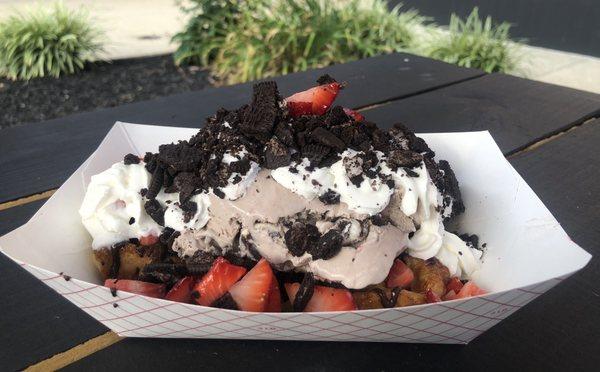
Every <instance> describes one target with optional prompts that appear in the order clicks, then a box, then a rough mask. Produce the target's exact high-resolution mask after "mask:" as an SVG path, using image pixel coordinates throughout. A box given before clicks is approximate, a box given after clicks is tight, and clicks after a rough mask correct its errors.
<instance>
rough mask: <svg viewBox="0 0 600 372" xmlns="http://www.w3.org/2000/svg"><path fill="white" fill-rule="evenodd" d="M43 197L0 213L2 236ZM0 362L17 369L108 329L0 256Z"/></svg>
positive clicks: (41, 202)
mask: <svg viewBox="0 0 600 372" xmlns="http://www.w3.org/2000/svg"><path fill="white" fill-rule="evenodd" d="M44 201H45V200H39V201H35V202H33V203H29V204H25V205H22V206H17V207H13V208H10V209H7V210H3V211H0V235H2V234H5V233H7V232H8V231H10V230H12V229H14V228H16V227H18V226H20V225H22V224H23V223H25V222H26V221H27V220H28V219H29V217H31V216H32V215H33V214H34V213H35V212H36V211H37V210H38V208H39V207H40V206H41V205H42V204H43V203H44ZM0 273H2V280H1V281H0V298H1V299H2V306H0V308H1V309H2V310H1V311H2V316H0V329H1V330H2V332H0V366H2V367H1V369H3V370H17V369H22V368H24V367H27V366H29V365H31V364H34V363H37V362H39V361H41V360H44V359H47V358H49V357H51V356H52V355H54V354H57V353H60V352H62V351H65V350H68V349H70V348H72V347H73V346H76V345H78V344H80V343H83V342H85V341H87V340H89V339H90V338H93V337H96V336H98V335H101V334H103V333H105V332H107V331H108V329H107V328H105V327H104V326H103V325H102V324H100V323H98V322H97V321H96V320H95V319H93V318H91V317H90V316H88V315H87V314H86V313H84V312H83V311H81V310H79V309H78V308H77V307H76V306H75V305H72V304H71V303H70V302H68V301H67V300H65V299H64V298H63V297H62V296H60V295H58V294H57V293H56V292H54V291H53V290H52V289H50V288H49V287H47V286H46V285H44V284H43V283H42V282H40V281H39V280H38V279H36V278H34V277H33V276H32V275H30V274H29V273H28V272H26V271H25V270H23V269H22V268H21V267H19V265H17V264H16V263H14V262H13V261H12V260H10V259H9V258H7V257H6V256H4V255H3V254H0Z"/></svg>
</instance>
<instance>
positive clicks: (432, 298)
mask: <svg viewBox="0 0 600 372" xmlns="http://www.w3.org/2000/svg"><path fill="white" fill-rule="evenodd" d="M425 297H426V299H427V303H428V304H432V303H434V302H440V301H442V299H441V298H440V296H438V295H437V294H436V293H435V292H433V291H432V290H431V289H428V290H427V292H426V293H425Z"/></svg>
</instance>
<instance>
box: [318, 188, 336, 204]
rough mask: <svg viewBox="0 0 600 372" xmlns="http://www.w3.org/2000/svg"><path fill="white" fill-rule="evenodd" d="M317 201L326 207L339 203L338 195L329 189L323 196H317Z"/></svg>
mask: <svg viewBox="0 0 600 372" xmlns="http://www.w3.org/2000/svg"><path fill="white" fill-rule="evenodd" d="M319 200H320V201H321V202H322V203H323V204H327V205H331V204H338V203H339V202H340V194H338V193H337V192H335V191H333V190H331V189H329V190H327V191H325V193H324V194H323V195H321V196H319Z"/></svg>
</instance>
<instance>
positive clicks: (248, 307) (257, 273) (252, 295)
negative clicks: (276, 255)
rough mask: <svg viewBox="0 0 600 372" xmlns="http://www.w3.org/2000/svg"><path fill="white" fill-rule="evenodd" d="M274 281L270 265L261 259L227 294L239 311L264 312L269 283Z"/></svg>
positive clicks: (267, 301)
mask: <svg viewBox="0 0 600 372" xmlns="http://www.w3.org/2000/svg"><path fill="white" fill-rule="evenodd" d="M274 280H275V275H273V270H272V269H271V265H269V262H267V260H265V259H264V258H262V259H261V260H260V261H258V263H257V264H256V265H255V266H254V267H253V268H252V270H250V271H248V274H246V275H245V276H244V277H243V278H242V280H240V281H239V282H237V283H235V284H234V285H233V286H232V287H231V289H230V290H229V294H230V295H231V298H232V299H233V301H235V303H236V305H237V307H238V309H240V310H243V311H255V312H260V311H265V309H266V308H267V304H268V303H269V292H270V289H271V285H272V284H271V283H272V282H273V281H274Z"/></svg>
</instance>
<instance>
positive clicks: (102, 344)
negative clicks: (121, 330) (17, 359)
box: [25, 331, 123, 371]
mask: <svg viewBox="0 0 600 372" xmlns="http://www.w3.org/2000/svg"><path fill="white" fill-rule="evenodd" d="M121 340H123V338H122V337H119V336H118V335H117V334H116V333H114V332H112V331H110V332H106V333H105V334H103V335H100V336H98V337H94V338H92V339H90V340H88V341H86V342H84V343H83V344H80V345H77V346H75V347H73V348H71V349H69V350H67V351H64V352H62V353H60V354H56V355H54V356H52V357H50V358H48V359H46V360H42V361H41V362H39V363H36V364H34V365H32V366H29V367H27V368H26V369H25V371H56V370H58V369H61V368H63V367H65V366H68V365H69V364H71V363H74V362H76V361H78V360H80V359H83V358H85V357H87V356H88V355H91V354H93V353H95V352H97V351H100V350H102V349H104V348H107V347H109V346H111V345H113V344H115V343H117V342H119V341H121Z"/></svg>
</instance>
